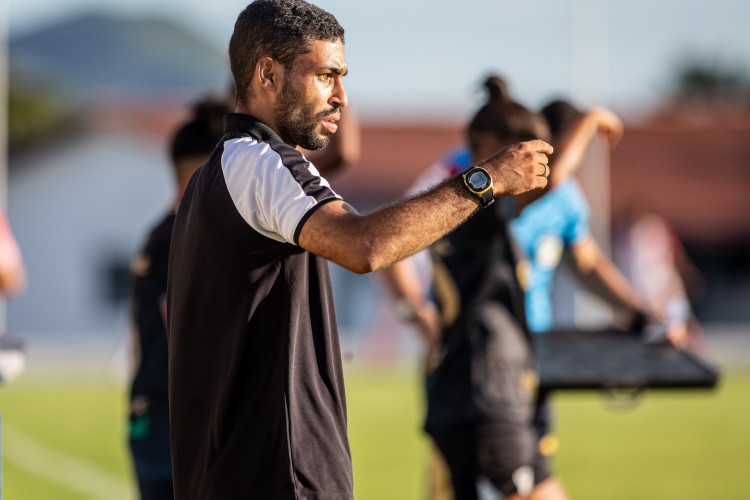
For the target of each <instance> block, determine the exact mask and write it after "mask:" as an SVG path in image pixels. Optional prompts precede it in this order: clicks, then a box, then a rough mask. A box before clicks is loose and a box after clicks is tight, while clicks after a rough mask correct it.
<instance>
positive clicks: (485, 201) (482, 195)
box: [462, 166, 495, 208]
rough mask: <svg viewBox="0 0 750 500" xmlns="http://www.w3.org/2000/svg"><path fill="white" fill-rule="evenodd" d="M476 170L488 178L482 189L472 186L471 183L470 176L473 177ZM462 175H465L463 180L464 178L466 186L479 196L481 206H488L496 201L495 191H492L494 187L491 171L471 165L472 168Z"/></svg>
mask: <svg viewBox="0 0 750 500" xmlns="http://www.w3.org/2000/svg"><path fill="white" fill-rule="evenodd" d="M476 172H481V173H482V174H484V175H485V176H486V177H487V179H488V181H487V182H486V183H485V184H484V186H483V187H482V188H480V189H476V188H474V187H472V185H471V183H470V182H469V177H471V175H472V174H474V173H476ZM462 177H463V180H464V185H466V187H467V188H468V189H469V191H471V192H472V193H473V194H474V195H476V196H477V197H478V198H479V200H480V206H481V207H482V208H485V207H488V206H490V205H492V204H493V203H494V202H495V198H494V196H493V192H492V187H493V182H492V176H491V175H490V173H489V172H488V171H487V170H486V169H484V168H482V167H477V166H474V167H471V168H470V169H468V170H466V171H465V172H464V173H463V174H462Z"/></svg>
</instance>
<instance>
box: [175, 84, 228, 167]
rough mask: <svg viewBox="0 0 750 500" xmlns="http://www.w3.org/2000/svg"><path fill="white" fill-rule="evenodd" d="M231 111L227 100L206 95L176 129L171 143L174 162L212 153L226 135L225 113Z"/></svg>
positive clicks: (194, 105)
mask: <svg viewBox="0 0 750 500" xmlns="http://www.w3.org/2000/svg"><path fill="white" fill-rule="evenodd" d="M228 112H229V108H228V107H227V104H226V101H225V100H223V99H218V98H214V97H205V98H203V99H201V100H200V101H198V102H196V103H195V104H193V106H192V116H190V117H189V118H188V119H187V120H186V121H185V122H183V123H182V124H181V125H180V127H179V128H178V129H177V130H176V131H175V133H174V135H173V136H172V140H171V141H170V145H169V152H170V156H171V158H172V164H173V166H174V167H175V168H177V167H178V165H177V163H178V162H179V161H180V160H182V159H185V158H194V157H196V156H206V155H210V154H211V153H212V152H213V150H214V148H215V147H216V144H217V143H218V142H219V140H220V139H221V136H222V135H224V115H225V114H227V113H228Z"/></svg>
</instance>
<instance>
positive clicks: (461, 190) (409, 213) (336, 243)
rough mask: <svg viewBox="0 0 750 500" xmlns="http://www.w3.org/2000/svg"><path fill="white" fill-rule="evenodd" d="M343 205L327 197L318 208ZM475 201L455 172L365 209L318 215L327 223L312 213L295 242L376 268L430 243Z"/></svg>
mask: <svg viewBox="0 0 750 500" xmlns="http://www.w3.org/2000/svg"><path fill="white" fill-rule="evenodd" d="M334 205H339V206H334ZM341 205H344V204H341V203H339V204H335V203H329V204H328V205H325V206H323V207H321V208H320V209H319V211H323V210H325V211H329V212H332V211H335V210H341V209H342V207H341ZM478 207H479V200H478V198H476V196H474V195H472V194H471V193H470V192H469V191H468V190H467V189H466V187H465V186H464V185H463V181H462V179H460V178H459V177H455V178H451V179H448V180H447V181H445V182H443V183H441V184H439V185H438V186H437V187H435V188H433V189H431V190H429V191H426V192H424V193H420V194H418V195H416V196H412V197H410V198H406V199H404V200H400V201H398V202H396V203H393V204H391V205H388V206H386V207H384V208H381V209H379V210H376V211H375V212H372V213H370V214H367V215H358V214H356V213H355V212H354V211H353V210H351V209H350V212H349V213H348V214H347V215H346V216H344V217H334V218H327V219H322V220H321V222H322V221H325V222H326V223H325V224H316V222H317V218H315V217H311V218H310V220H309V221H308V222H307V223H306V224H305V226H304V227H303V228H302V231H301V232H300V237H299V243H300V245H301V246H302V247H303V248H305V249H307V250H309V251H311V252H313V253H315V254H317V255H320V256H321V257H325V258H327V259H329V260H331V261H333V262H336V263H337V264H339V265H341V266H343V267H345V268H347V269H349V270H351V271H354V272H357V273H366V272H371V271H376V270H378V269H382V268H384V267H387V266H389V265H391V264H393V263H394V262H397V261H399V260H401V259H403V258H405V257H408V256H410V255H412V254H415V253H416V252H418V251H420V250H422V249H423V248H426V247H428V246H429V245H430V244H432V243H434V242H435V241H436V240H438V239H439V238H441V237H442V236H443V235H445V234H446V233H449V232H450V231H452V230H453V229H455V228H456V227H457V226H458V225H459V224H461V223H462V222H464V221H465V220H466V219H467V218H468V217H469V216H470V215H471V214H473V213H474V212H475V211H476V210H477V209H478ZM333 221H335V222H333ZM332 222H333V223H332ZM342 242H346V244H342Z"/></svg>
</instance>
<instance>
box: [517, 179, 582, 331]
mask: <svg viewBox="0 0 750 500" xmlns="http://www.w3.org/2000/svg"><path fill="white" fill-rule="evenodd" d="M510 229H511V233H512V234H513V237H514V238H515V240H516V243H517V244H518V246H519V247H520V249H521V250H522V251H523V253H524V254H525V256H526V257H527V258H528V269H527V270H526V271H527V273H526V277H525V281H526V283H524V285H525V299H526V319H527V321H528V324H529V328H530V329H531V331H532V332H536V333H538V332H543V331H545V330H549V329H550V327H551V326H552V321H553V308H552V285H553V280H554V276H555V270H556V269H557V266H558V265H559V263H560V258H561V257H562V252H563V249H564V248H565V247H569V246H572V245H575V244H576V243H578V242H580V241H581V240H583V239H584V238H586V237H587V236H588V235H589V206H588V202H587V201H586V198H585V197H584V196H583V193H582V192H581V189H580V188H579V186H578V183H577V182H576V180H575V179H569V180H567V181H565V182H564V183H563V184H561V185H560V186H558V187H557V188H555V189H553V190H551V191H550V192H548V193H547V194H545V195H544V196H542V197H541V198H539V199H538V200H536V201H534V202H533V203H531V204H529V205H528V206H526V207H525V208H524V209H523V210H522V211H521V213H520V214H519V216H518V217H517V218H515V219H514V220H513V221H512V222H511V223H510Z"/></svg>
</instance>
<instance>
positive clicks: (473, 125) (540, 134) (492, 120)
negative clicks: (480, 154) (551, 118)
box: [467, 75, 549, 141]
mask: <svg viewBox="0 0 750 500" xmlns="http://www.w3.org/2000/svg"><path fill="white" fill-rule="evenodd" d="M484 88H485V91H486V93H487V103H486V104H485V105H484V106H482V107H481V108H480V109H479V111H477V113H476V114H475V115H474V118H472V120H471V122H469V126H468V128H467V131H468V133H469V135H471V133H472V132H485V133H487V132H489V133H492V134H494V135H495V136H496V137H497V138H499V139H501V140H511V139H512V140H518V141H526V140H531V139H546V138H547V137H546V136H547V134H548V133H549V132H548V130H547V125H546V123H545V121H544V119H543V118H542V117H541V115H539V114H538V113H535V112H533V111H531V110H529V109H527V108H526V107H525V106H523V105H521V104H519V103H517V102H515V101H514V100H513V99H512V98H511V96H510V93H509V91H508V85H507V84H506V83H505V80H503V79H502V78H500V77H499V76H497V75H491V76H489V77H487V79H485V81H484Z"/></svg>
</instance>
